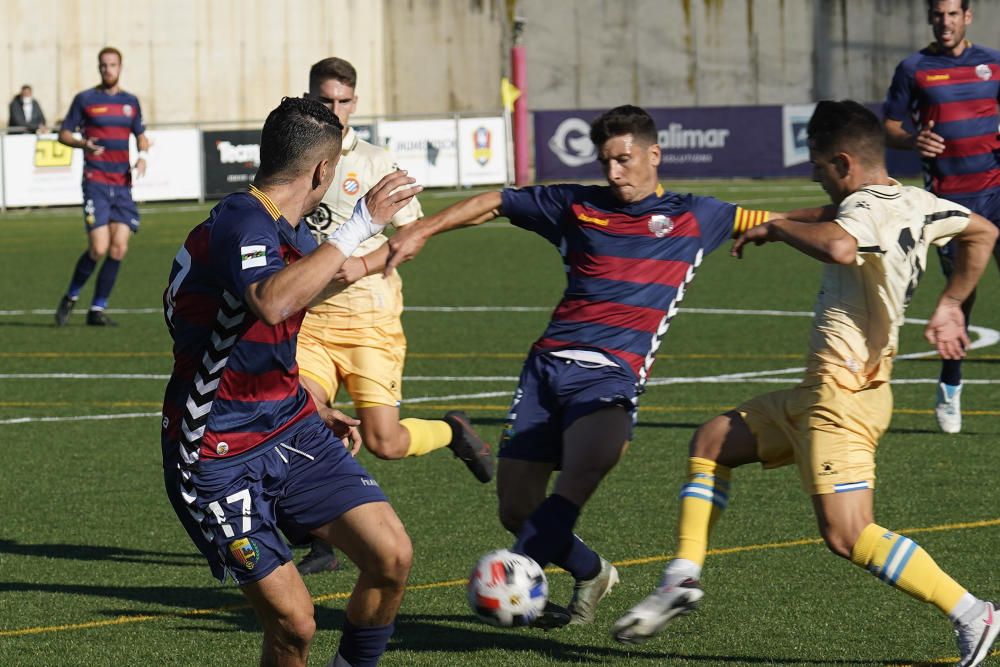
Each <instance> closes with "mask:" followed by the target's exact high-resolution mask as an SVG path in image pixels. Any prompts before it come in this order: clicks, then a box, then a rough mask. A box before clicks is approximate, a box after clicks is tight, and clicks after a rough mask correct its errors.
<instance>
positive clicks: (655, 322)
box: [552, 299, 664, 332]
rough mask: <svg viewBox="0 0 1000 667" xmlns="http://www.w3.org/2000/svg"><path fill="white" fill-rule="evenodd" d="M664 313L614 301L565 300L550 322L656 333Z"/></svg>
mask: <svg viewBox="0 0 1000 667" xmlns="http://www.w3.org/2000/svg"><path fill="white" fill-rule="evenodd" d="M663 316H664V313H663V311H662V310H657V309H656V308H643V307H641V306H629V305H626V304H623V303H615V302H614V301H586V300H584V299H567V300H565V301H563V302H562V303H560V304H559V307H558V308H556V310H555V312H554V313H552V320H553V321H556V320H569V321H571V322H592V323H595V324H604V325H606V326H611V327H623V328H625V329H636V330H639V331H648V332H653V331H656V328H657V327H658V326H659V325H660V322H661V321H662V320H663Z"/></svg>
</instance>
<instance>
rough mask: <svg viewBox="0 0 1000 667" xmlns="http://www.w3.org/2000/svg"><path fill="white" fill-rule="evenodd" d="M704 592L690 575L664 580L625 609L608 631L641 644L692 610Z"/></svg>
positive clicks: (632, 642) (626, 642) (627, 641)
mask: <svg viewBox="0 0 1000 667" xmlns="http://www.w3.org/2000/svg"><path fill="white" fill-rule="evenodd" d="M704 596H705V591H703V590H702V589H701V584H700V583H699V582H698V580H697V579H692V578H691V577H687V578H685V579H682V580H680V581H678V582H676V583H673V584H669V583H668V584H664V585H663V586H660V587H659V588H657V589H656V590H655V591H653V592H652V593H650V594H649V595H647V596H646V599H644V600H643V601H642V602H640V603H639V604H637V605H635V606H634V607H632V608H631V609H629V610H628V611H627V612H625V615H624V616H622V617H621V618H619V619H618V622H617V623H615V626H614V628H612V629H611V634H612V635H613V636H614V638H615V639H617V640H618V641H620V642H621V643H623V644H641V643H643V642H644V641H646V640H647V639H650V638H651V637H653V636H654V635H656V634H658V633H659V632H660V631H661V630H663V628H665V627H666V626H667V623H669V622H670V621H671V620H672V619H674V618H675V617H677V616H680V615H681V614H688V613H690V612H692V611H694V610H695V608H696V607H697V606H698V601H699V600H701V599H702V598H703V597H704Z"/></svg>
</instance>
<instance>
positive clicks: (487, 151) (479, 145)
mask: <svg viewBox="0 0 1000 667" xmlns="http://www.w3.org/2000/svg"><path fill="white" fill-rule="evenodd" d="M492 139H493V137H492V135H491V134H490V131H489V130H488V129H486V128H485V127H477V128H476V131H475V132H473V133H472V146H473V147H472V157H474V158H475V160H476V162H478V163H479V166H481V167H485V166H486V163H487V162H489V161H490V159H491V158H492V157H493V149H492V148H491V147H490V145H491V143H492Z"/></svg>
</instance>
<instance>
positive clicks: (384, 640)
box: [337, 618, 396, 667]
mask: <svg viewBox="0 0 1000 667" xmlns="http://www.w3.org/2000/svg"><path fill="white" fill-rule="evenodd" d="M395 628H396V626H395V624H393V623H390V624H389V625H376V626H372V627H364V628H359V627H358V626H356V625H354V624H353V623H351V622H350V621H349V620H347V619H346V618H345V619H344V628H343V633H344V634H343V635H342V636H341V637H340V647H339V648H338V649H337V655H339V656H340V657H341V658H343V659H344V660H345V661H346V662H347V664H349V665H351V667H375V665H377V664H378V661H379V658H381V657H382V654H383V653H385V649H386V647H387V646H388V645H389V638H390V637H392V632H393V630H394V629H395Z"/></svg>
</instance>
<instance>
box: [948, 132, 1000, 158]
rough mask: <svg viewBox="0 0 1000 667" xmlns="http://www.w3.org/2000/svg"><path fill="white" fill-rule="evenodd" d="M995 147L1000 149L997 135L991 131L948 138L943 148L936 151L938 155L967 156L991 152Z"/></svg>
mask: <svg viewBox="0 0 1000 667" xmlns="http://www.w3.org/2000/svg"><path fill="white" fill-rule="evenodd" d="M997 149H1000V141H997V135H996V133H995V132H993V133H990V134H981V135H979V136H978V137H962V138H961V139H949V140H947V141H946V142H945V143H944V150H943V151H942V152H940V153H938V157H969V156H971V155H982V154H983V153H992V152H993V151H995V150H997Z"/></svg>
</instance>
